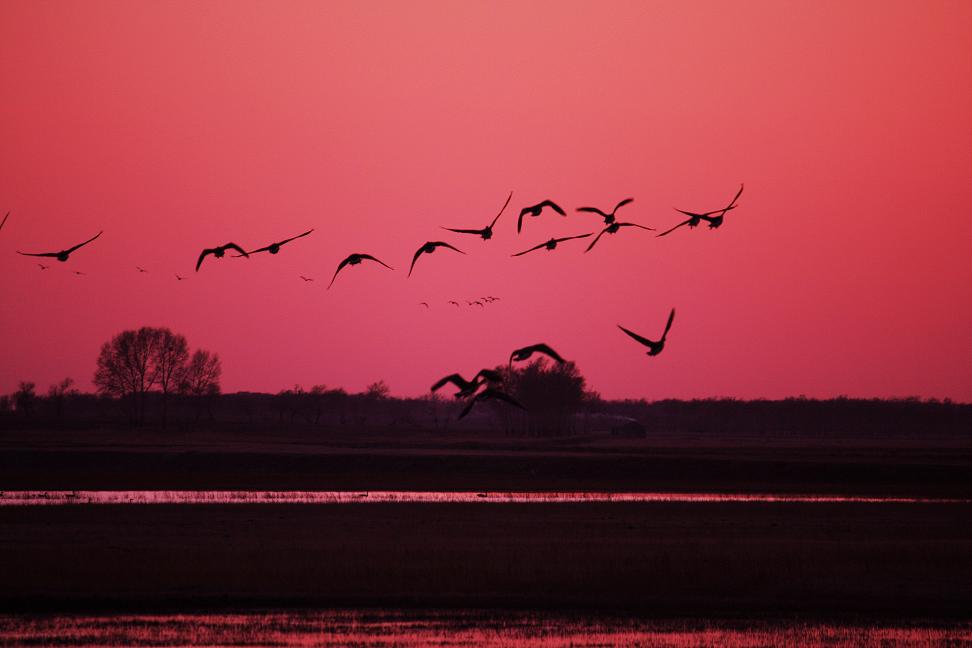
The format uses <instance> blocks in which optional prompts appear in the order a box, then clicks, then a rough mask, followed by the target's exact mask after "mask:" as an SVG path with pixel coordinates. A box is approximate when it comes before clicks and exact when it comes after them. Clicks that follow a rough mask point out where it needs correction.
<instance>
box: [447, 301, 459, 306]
mask: <svg viewBox="0 0 972 648" xmlns="http://www.w3.org/2000/svg"><path fill="white" fill-rule="evenodd" d="M449 303H450V304H452V305H453V306H455V307H456V308H459V302H457V301H453V300H451V299H450V300H449Z"/></svg>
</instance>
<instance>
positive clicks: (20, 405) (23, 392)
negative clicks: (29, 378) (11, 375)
mask: <svg viewBox="0 0 972 648" xmlns="http://www.w3.org/2000/svg"><path fill="white" fill-rule="evenodd" d="M35 387H36V385H35V384H34V383H32V382H26V381H21V382H20V383H19V384H18V385H17V391H15V392H14V395H13V401H14V409H16V410H17V413H18V414H23V416H24V418H30V416H31V414H33V413H34V402H35V401H36V400H37V395H36V394H35V393H34V388H35Z"/></svg>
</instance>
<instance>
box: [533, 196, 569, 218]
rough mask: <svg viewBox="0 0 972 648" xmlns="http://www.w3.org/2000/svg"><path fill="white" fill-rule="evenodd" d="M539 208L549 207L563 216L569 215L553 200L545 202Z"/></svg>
mask: <svg viewBox="0 0 972 648" xmlns="http://www.w3.org/2000/svg"><path fill="white" fill-rule="evenodd" d="M538 206H539V207H549V208H550V209H552V210H554V211H555V212H557V213H558V214H560V215H561V216H566V215H567V212H565V211H564V210H563V208H562V207H561V206H560V205H558V204H557V203H555V202H554V201H552V200H544V201H543V202H542V203H540V204H539V205H538Z"/></svg>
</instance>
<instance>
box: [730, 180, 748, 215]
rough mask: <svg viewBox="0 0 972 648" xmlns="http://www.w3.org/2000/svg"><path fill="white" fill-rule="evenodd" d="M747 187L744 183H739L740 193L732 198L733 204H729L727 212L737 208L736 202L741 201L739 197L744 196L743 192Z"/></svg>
mask: <svg viewBox="0 0 972 648" xmlns="http://www.w3.org/2000/svg"><path fill="white" fill-rule="evenodd" d="M745 186H746V185H744V184H743V183H739V191H737V192H736V195H735V196H733V198H732V202H730V203H729V206H728V207H726V211H729V210H730V209H733V208H735V206H736V201H737V200H739V196H741V195H742V192H743V189H744V188H745Z"/></svg>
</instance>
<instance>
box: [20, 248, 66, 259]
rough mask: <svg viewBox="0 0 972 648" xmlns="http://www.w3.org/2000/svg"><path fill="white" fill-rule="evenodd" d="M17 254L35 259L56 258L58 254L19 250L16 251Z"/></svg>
mask: <svg viewBox="0 0 972 648" xmlns="http://www.w3.org/2000/svg"><path fill="white" fill-rule="evenodd" d="M17 254H22V255H24V256H35V257H56V256H57V255H58V252H21V251H20V250H17Z"/></svg>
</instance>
